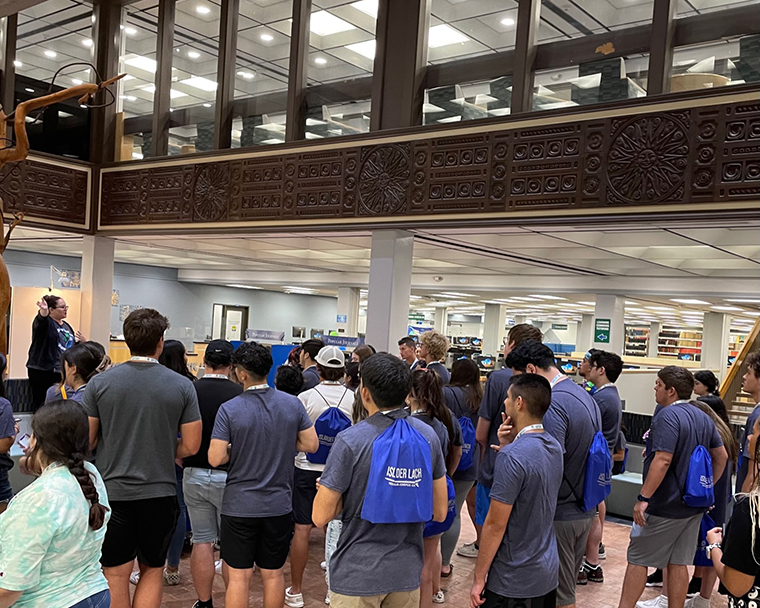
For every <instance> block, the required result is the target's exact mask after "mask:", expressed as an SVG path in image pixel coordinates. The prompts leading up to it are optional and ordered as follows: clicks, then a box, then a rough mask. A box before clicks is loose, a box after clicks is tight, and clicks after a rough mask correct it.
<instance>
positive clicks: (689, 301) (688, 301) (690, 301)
mask: <svg viewBox="0 0 760 608" xmlns="http://www.w3.org/2000/svg"><path fill="white" fill-rule="evenodd" d="M670 301H671V302H678V303H679V304H703V305H705V306H709V304H710V302H705V301H704V300H693V299H689V298H671V299H670Z"/></svg>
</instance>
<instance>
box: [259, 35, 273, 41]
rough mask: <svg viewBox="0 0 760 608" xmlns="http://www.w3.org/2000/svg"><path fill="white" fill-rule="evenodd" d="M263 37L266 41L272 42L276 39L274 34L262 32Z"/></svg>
mask: <svg viewBox="0 0 760 608" xmlns="http://www.w3.org/2000/svg"><path fill="white" fill-rule="evenodd" d="M261 39H262V40H263V41H264V42H272V40H274V36H272V34H261Z"/></svg>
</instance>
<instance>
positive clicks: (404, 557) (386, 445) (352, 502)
mask: <svg viewBox="0 0 760 608" xmlns="http://www.w3.org/2000/svg"><path fill="white" fill-rule="evenodd" d="M411 385H412V380H411V374H410V372H409V368H408V366H407V365H406V363H405V362H403V361H401V360H400V359H398V358H397V357H394V356H392V355H389V354H387V353H378V354H375V355H372V356H371V357H370V358H368V359H367V360H366V361H365V362H364V363H363V364H362V373H361V385H360V387H359V390H360V391H361V398H362V403H363V404H364V407H365V408H366V410H367V414H368V415H369V416H368V418H367V419H365V420H362V421H361V422H359V423H358V424H355V425H354V426H352V427H350V428H348V429H346V430H344V431H342V432H341V433H340V434H339V435H338V436H337V437H336V439H335V442H334V443H333V446H332V448H331V449H330V454H329V455H328V457H327V463H326V464H325V469H324V471H323V473H322V476H321V478H320V480H319V482H318V483H319V486H318V490H317V497H316V499H315V500H314V510H313V512H312V521H313V522H314V525H316V526H324V525H325V524H327V523H328V522H329V521H331V520H332V519H334V518H335V517H338V518H339V519H340V520H341V521H342V524H343V530H342V532H341V535H340V538H339V539H338V546H337V548H336V550H335V553H334V554H333V555H332V558H331V561H330V573H331V574H330V587H331V591H332V597H331V605H332V607H333V608H354V607H359V606H361V607H362V608H417V607H418V606H419V602H420V583H421V578H422V567H423V540H422V534H423V529H424V527H425V524H426V523H427V522H428V521H430V520H431V519H432V520H434V521H438V522H442V521H444V520H445V519H446V516H447V512H448V496H447V487H446V466H445V463H444V458H443V451H442V449H441V445H440V441H439V439H438V437H437V436H436V433H435V431H434V430H433V429H432V428H431V427H430V426H429V425H428V424H426V423H425V422H423V421H421V420H417V419H415V418H414V417H412V416H410V415H409V413H408V412H407V411H406V409H405V408H404V402H405V400H406V397H407V395H408V394H409V392H410V391H411Z"/></svg>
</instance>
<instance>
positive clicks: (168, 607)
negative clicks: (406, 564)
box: [162, 514, 726, 608]
mask: <svg viewBox="0 0 760 608" xmlns="http://www.w3.org/2000/svg"><path fill="white" fill-rule="evenodd" d="M464 519H465V521H463V522H462V535H461V537H460V542H470V541H471V540H472V539H473V538H474V536H475V533H474V529H473V527H472V525H471V523H470V520H469V518H468V517H467V515H466V514H464ZM629 532H630V528H629V527H628V526H625V525H621V524H617V523H611V522H607V523H606V524H605V529H604V544H605V546H606V547H607V559H606V560H605V561H603V562H601V563H602V567H603V569H604V579H605V580H604V583H601V584H599V583H589V584H588V585H586V586H585V587H579V588H578V595H577V602H578V603H577V607H578V608H616V607H617V605H618V600H619V598H620V590H621V588H622V586H623V577H624V575H625V567H626V559H625V556H626V549H627V547H628V535H629ZM323 559H324V534H323V533H322V531H321V530H314V531H313V532H312V535H311V542H310V544H309V564H308V566H307V569H306V575H305V577H304V581H305V585H304V600H305V603H306V607H305V608H318V607H319V606H325V604H324V598H325V590H326V587H325V578H324V573H323V572H322V570H321V569H320V567H319V564H320V562H321V561H322V560H323ZM452 562H453V565H454V577H453V579H443V587H444V588H445V589H447V593H446V603H445V604H444V606H449V608H467V607H468V606H469V605H470V600H469V595H470V585H471V582H472V571H473V567H474V565H475V560H473V559H468V558H463V557H459V556H457V555H454V559H453V560H452ZM180 572H181V575H182V582H181V584H180V585H178V586H176V587H169V586H167V585H164V599H163V602H162V606H163V607H165V608H191V607H192V605H193V603H194V602H195V600H196V599H197V596H196V594H195V589H194V588H193V584H192V580H191V578H190V560H189V558H188V557H184V558H183V559H182V563H181V565H180ZM285 581H286V584H290V583H289V581H290V566H289V564H286V566H285ZM658 593H659V589H647V590H646V591H645V592H644V595H643V596H642V599H650V598H652V597H655V596H656V595H658ZM261 598H262V596H261V578H260V576H259V575H258V574H254V575H253V584H252V588H251V601H250V606H251V608H256V607H258V606H261V601H262V599H261ZM213 599H214V607H215V608H221V607H223V606H224V583H223V582H222V577H221V576H217V577H216V580H215V582H214V592H213ZM725 606H726V599H725V597H723V596H721V595H719V594H718V593H717V591H716V592H715V593H713V597H712V608H723V607H725Z"/></svg>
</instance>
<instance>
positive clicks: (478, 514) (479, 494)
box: [475, 483, 491, 526]
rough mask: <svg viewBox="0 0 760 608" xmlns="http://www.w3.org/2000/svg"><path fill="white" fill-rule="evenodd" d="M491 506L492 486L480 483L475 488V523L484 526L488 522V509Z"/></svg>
mask: <svg viewBox="0 0 760 608" xmlns="http://www.w3.org/2000/svg"><path fill="white" fill-rule="evenodd" d="M490 508H491V488H487V487H485V486H484V485H483V484H481V483H479V484H478V486H477V489H476V490H475V523H476V524H478V525H479V526H482V525H483V524H485V523H486V516H487V515H488V510H489V509H490Z"/></svg>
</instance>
